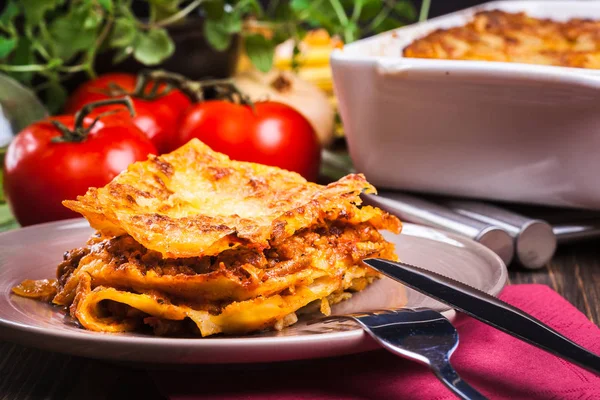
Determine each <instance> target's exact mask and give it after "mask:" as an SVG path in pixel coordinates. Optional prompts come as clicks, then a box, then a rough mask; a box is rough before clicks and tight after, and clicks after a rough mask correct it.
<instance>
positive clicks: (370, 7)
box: [359, 0, 383, 22]
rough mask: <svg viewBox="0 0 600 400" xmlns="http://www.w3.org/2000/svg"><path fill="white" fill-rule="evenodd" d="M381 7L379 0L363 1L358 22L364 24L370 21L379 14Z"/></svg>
mask: <svg viewBox="0 0 600 400" xmlns="http://www.w3.org/2000/svg"><path fill="white" fill-rule="evenodd" d="M382 7H383V3H382V2H381V0H364V1H363V6H362V11H361V13H360V18H359V21H362V22H365V21H370V20H372V19H373V18H375V16H376V15H377V14H379V12H380V11H381V9H382Z"/></svg>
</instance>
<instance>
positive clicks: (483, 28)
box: [404, 10, 600, 69]
mask: <svg viewBox="0 0 600 400" xmlns="http://www.w3.org/2000/svg"><path fill="white" fill-rule="evenodd" d="M404 56H405V57H412V58H436V59H451V60H480V61H504V62H519V63H527V64H543V65H554V66H564V67H578V68H594V69H598V68H600V21H594V20H587V19H571V20H569V21H566V22H558V21H553V20H550V19H538V18H533V17H530V16H528V15H527V14H525V13H523V12H521V13H507V12H503V11H497V10H493V11H482V12H478V13H476V14H475V15H474V17H473V19H472V20H471V21H470V22H469V23H467V24H466V25H464V26H460V27H455V28H450V29H439V30H436V31H434V32H432V33H430V34H428V35H427V36H425V37H423V38H420V39H417V40H415V41H414V42H413V43H411V44H410V45H409V46H407V47H406V48H405V49H404Z"/></svg>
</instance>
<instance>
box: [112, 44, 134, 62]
mask: <svg viewBox="0 0 600 400" xmlns="http://www.w3.org/2000/svg"><path fill="white" fill-rule="evenodd" d="M132 54H133V46H127V47H121V48H119V49H117V51H116V52H115V55H114V56H113V59H112V63H113V65H114V64H119V63H120V62H122V61H125V60H126V59H127V58H129V57H130V56H131V55H132Z"/></svg>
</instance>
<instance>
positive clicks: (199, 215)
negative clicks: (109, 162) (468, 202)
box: [63, 139, 385, 258]
mask: <svg viewBox="0 0 600 400" xmlns="http://www.w3.org/2000/svg"><path fill="white" fill-rule="evenodd" d="M363 191H365V192H375V189H374V188H373V186H371V185H370V184H369V183H368V182H367V181H366V180H365V178H364V176H362V175H360V174H353V175H348V176H346V177H344V178H342V179H340V180H339V181H337V182H334V183H332V184H329V185H327V186H321V185H318V184H316V183H311V182H307V181H306V180H305V179H304V178H302V177H301V176H300V175H298V174H296V173H294V172H290V171H286V170H282V169H280V168H276V167H270V166H266V165H261V164H254V163H248V162H239V161H233V160H230V159H229V158H228V157H227V156H226V155H224V154H221V153H217V152H215V151H212V150H211V149H210V148H209V147H208V146H206V145H205V144H203V143H202V142H200V141H199V140H197V139H193V140H191V141H190V142H189V143H188V144H186V145H184V146H182V147H180V148H179V149H177V150H175V151H173V152H172V153H169V154H165V155H162V156H159V157H155V156H151V157H150V159H149V160H148V161H145V162H136V163H134V164H132V165H130V166H129V168H128V169H127V171H125V172H123V173H121V174H120V175H119V176H117V177H116V178H115V179H113V181H112V182H110V183H109V184H108V185H106V186H104V187H102V188H99V189H97V188H90V189H89V190H88V192H87V193H86V194H85V195H84V196H79V197H78V199H77V201H64V202H63V203H64V204H65V206H67V207H69V208H70V209H72V210H74V211H77V212H79V213H81V214H82V215H83V216H84V217H86V218H87V220H88V221H89V222H90V225H91V226H92V227H93V228H95V229H97V230H98V231H99V232H100V233H101V234H103V235H104V236H120V235H123V234H129V235H130V236H131V237H133V238H134V239H135V240H136V241H137V242H138V243H140V244H142V245H143V246H144V247H145V248H147V249H150V250H154V251H157V252H159V253H161V254H162V255H163V256H164V257H168V258H180V257H181V258H185V257H197V256H203V255H217V254H219V253H221V252H222V251H224V250H228V249H231V248H233V247H238V246H239V247H246V248H250V247H251V248H256V249H259V250H260V249H264V248H267V247H269V246H271V245H272V243H273V242H277V241H280V240H283V239H285V238H287V237H290V236H292V235H293V234H294V233H295V232H296V231H297V230H299V229H302V228H306V227H308V226H311V225H314V224H316V223H318V222H320V221H323V220H331V221H333V220H337V219H338V218H339V219H342V220H345V221H348V222H363V221H366V220H369V219H372V218H373V217H375V216H376V215H380V216H382V217H385V214H381V213H379V212H373V209H370V208H365V209H364V210H361V209H359V208H357V207H356V206H357V205H359V204H360V202H361V200H360V197H359V195H360V193H361V192H363ZM369 210H371V212H369Z"/></svg>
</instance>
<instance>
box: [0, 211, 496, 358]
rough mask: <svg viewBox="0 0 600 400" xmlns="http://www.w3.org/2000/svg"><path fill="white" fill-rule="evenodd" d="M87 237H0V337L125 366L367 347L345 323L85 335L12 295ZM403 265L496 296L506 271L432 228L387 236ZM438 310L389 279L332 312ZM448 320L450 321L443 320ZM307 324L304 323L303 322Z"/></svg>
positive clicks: (30, 232)
mask: <svg viewBox="0 0 600 400" xmlns="http://www.w3.org/2000/svg"><path fill="white" fill-rule="evenodd" d="M91 233H92V230H91V228H89V226H88V224H87V222H86V221H85V220H68V221H62V222H53V223H48V224H42V225H37V226H32V227H28V228H24V229H19V230H15V231H11V232H6V233H3V234H0V337H2V338H3V339H5V340H11V341H14V342H18V343H22V344H25V345H28V346H34V347H39V348H42V349H46V350H51V351H58V352H63V353H69V354H74V355H79V356H86V357H93V358H101V359H111V360H118V361H127V362H144V363H167V364H200V363H243V362H267V361H283V360H297V359H307V358H319V357H328V356H335V355H341V354H349V353H356V352H360V351H365V350H369V349H373V348H375V347H376V345H375V344H374V342H373V341H372V340H371V339H370V338H369V337H368V335H366V334H364V333H363V331H362V330H361V329H359V328H357V326H356V325H354V324H353V323H352V322H339V323H332V324H327V325H324V324H320V323H317V324H312V325H307V324H306V320H304V321H302V320H301V322H299V323H298V324H296V325H294V326H292V327H289V328H287V329H284V330H283V331H281V332H264V333H260V334H254V335H249V336H244V337H223V336H221V337H209V338H193V339H183V338H162V337H151V336H144V335H139V334H107V333H96V332H89V331H86V330H84V329H82V328H80V327H78V325H77V324H76V323H74V321H73V320H71V319H70V318H67V317H65V314H64V312H63V311H62V310H60V309H59V308H56V307H53V306H51V305H49V304H44V303H40V302H37V301H34V300H30V299H25V298H21V297H18V296H15V295H13V294H12V293H11V287H13V286H14V285H16V284H17V283H19V282H20V281H22V280H23V279H42V278H52V277H54V276H55V271H56V265H57V264H58V262H59V261H60V260H61V259H62V254H63V252H64V251H65V250H69V249H72V248H75V247H79V246H81V245H82V244H83V243H85V241H86V239H87V238H88V236H89V235H90V234H91ZM386 236H387V239H388V240H391V241H393V242H394V243H395V244H396V249H397V252H398V254H399V256H400V257H401V258H402V260H404V261H406V262H409V263H412V264H415V265H419V266H422V267H423V268H429V269H432V270H434V271H437V272H439V273H442V274H444V275H447V276H450V277H452V278H454V279H457V280H459V281H462V282H465V283H467V284H469V285H471V286H474V287H476V288H479V289H481V290H483V291H485V292H487V293H490V294H493V295H496V294H498V293H499V292H500V290H502V287H503V286H504V284H505V282H506V277H507V273H506V267H505V266H504V264H503V263H502V261H501V260H500V258H499V257H498V256H497V255H496V254H494V253H493V252H492V251H490V250H488V249H487V248H486V247H484V246H482V245H480V244H478V243H475V242H473V241H471V240H469V239H465V238H461V237H459V236H455V235H453V234H449V233H443V232H441V231H438V230H434V229H431V228H425V227H420V226H417V225H411V224H405V225H404V230H403V232H402V234H400V235H394V234H387V235H386ZM405 302H406V303H407V305H408V306H409V307H431V308H436V309H439V310H445V312H446V314H447V315H449V314H448V311H450V314H451V313H452V311H451V310H448V309H447V308H446V307H445V306H443V305H442V304H440V303H437V302H436V301H433V300H431V299H429V298H427V297H425V296H423V295H421V294H419V293H417V292H414V291H412V290H406V289H404V287H403V286H402V285H399V284H398V283H396V282H394V281H392V280H390V279H388V278H383V279H381V280H378V281H377V282H375V283H374V284H372V285H371V286H370V287H368V288H367V289H366V290H364V291H363V292H361V293H358V294H356V295H355V296H354V297H353V298H352V299H350V300H349V301H347V302H345V303H341V304H339V305H338V307H337V308H335V309H334V312H338V313H342V312H351V311H352V312H356V311H367V310H369V309H378V308H390V307H398V306H401V305H402V304H404V303H405ZM450 317H451V315H450ZM306 319H307V320H308V318H306Z"/></svg>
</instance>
